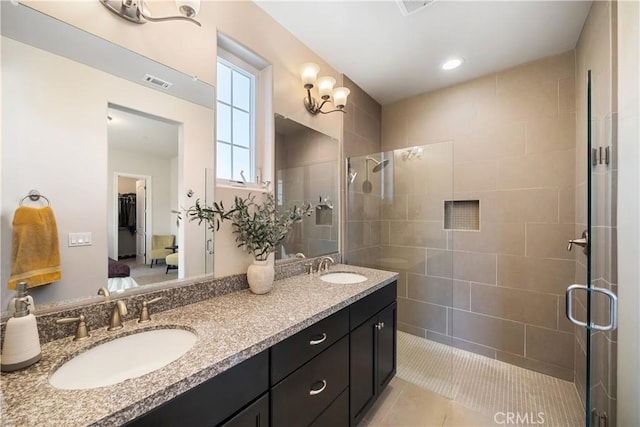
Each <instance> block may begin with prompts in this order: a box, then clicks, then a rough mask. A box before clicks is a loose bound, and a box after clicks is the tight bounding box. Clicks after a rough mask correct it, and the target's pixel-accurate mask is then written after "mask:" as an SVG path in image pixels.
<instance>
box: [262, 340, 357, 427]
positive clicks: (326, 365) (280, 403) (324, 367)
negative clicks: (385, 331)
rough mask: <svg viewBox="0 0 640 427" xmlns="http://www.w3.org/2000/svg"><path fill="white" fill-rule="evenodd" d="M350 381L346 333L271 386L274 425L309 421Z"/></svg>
mask: <svg viewBox="0 0 640 427" xmlns="http://www.w3.org/2000/svg"><path fill="white" fill-rule="evenodd" d="M348 383H349V339H348V337H344V338H342V339H341V340H340V341H338V342H337V343H335V344H334V345H332V346H331V347H329V348H328V349H327V350H325V351H324V352H323V353H322V354H320V355H318V357H316V358H315V359H313V360H311V361H310V362H309V363H307V364H306V365H304V366H302V367H301V368H300V369H298V370H297V371H295V372H294V373H293V374H291V375H289V376H288V377H287V378H286V379H284V380H283V381H281V382H280V383H279V384H278V385H276V386H275V387H274V388H272V389H271V420H272V423H273V424H272V425H273V426H274V427H289V426H307V425H309V424H310V423H311V422H312V421H313V420H314V419H315V418H317V417H318V416H319V415H320V414H321V413H322V412H323V411H324V410H325V409H326V408H327V407H328V406H329V405H330V404H331V402H333V401H334V400H335V398H336V397H338V395H340V393H342V392H343V391H344V390H345V389H346V388H347V386H348Z"/></svg>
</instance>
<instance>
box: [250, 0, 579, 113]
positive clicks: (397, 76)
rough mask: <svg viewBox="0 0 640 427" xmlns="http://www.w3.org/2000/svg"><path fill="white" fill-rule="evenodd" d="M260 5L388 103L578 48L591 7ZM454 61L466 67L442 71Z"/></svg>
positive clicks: (443, 2)
mask: <svg viewBox="0 0 640 427" xmlns="http://www.w3.org/2000/svg"><path fill="white" fill-rule="evenodd" d="M411 1H413V0H411ZM256 3H257V4H258V6H259V7H261V8H262V9H263V10H264V11H266V12H267V13H268V14H269V15H271V16H272V17H273V18H274V19H275V20H276V21H278V22H279V23H280V24H281V25H283V26H284V27H285V28H286V29H288V30H289V31H290V32H291V33H293V34H294V35H295V36H296V37H297V38H298V39H300V40H301V41H302V42H303V43H304V44H306V45H307V46H308V47H309V48H310V49H311V50H313V51H314V52H316V53H317V54H318V55H319V56H320V57H322V58H323V59H324V60H325V61H327V62H328V63H329V64H331V66H332V67H334V68H335V69H336V70H338V71H340V72H341V73H344V74H346V75H347V76H348V77H349V78H350V79H351V80H353V81H354V82H355V83H356V84H357V85H358V86H360V87H361V88H362V89H364V90H365V91H366V92H367V93H368V94H369V95H371V96H372V97H373V98H375V99H376V100H377V101H378V102H379V103H381V104H382V105H385V104H389V103H393V102H395V101H399V100H401V99H405V98H408V97H411V96H413V95H417V94H420V93H424V92H429V91H432V90H435V89H438V88H441V87H446V86H450V85H453V84H457V83H460V82H463V81H466V80H471V79H473V78H476V77H480V76H483V75H486V74H489V73H492V72H495V71H499V70H504V69H507V68H510V67H513V66H515V65H518V64H523V63H526V62H530V61H533V60H536V59H539V58H543V57H546V56H550V55H554V54H558V53H562V52H566V51H567V50H570V49H573V48H574V47H575V46H576V43H577V41H578V38H579V36H580V32H581V30H582V26H583V24H584V22H585V19H586V17H587V14H588V13H589V8H590V7H591V1H451V0H436V1H434V2H433V3H430V4H429V5H428V6H426V7H424V8H422V9H420V10H419V11H417V12H414V13H412V14H410V15H407V16H404V15H403V14H402V13H401V11H400V7H399V6H398V3H397V2H396V1H395V0H374V1H373V0H372V1H362V0H361V1H318V0H307V1H273V0H257V1H256ZM454 56H457V57H462V58H463V59H464V63H463V64H462V66H461V67H460V68H458V69H456V70H453V71H449V72H446V71H442V70H441V69H440V65H441V64H442V63H443V62H444V61H445V60H447V59H449V58H451V57H454ZM310 59H311V58H310ZM320 74H321V75H322V70H321V73H320Z"/></svg>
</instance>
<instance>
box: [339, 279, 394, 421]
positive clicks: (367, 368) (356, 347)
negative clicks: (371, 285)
mask: <svg viewBox="0 0 640 427" xmlns="http://www.w3.org/2000/svg"><path fill="white" fill-rule="evenodd" d="M391 291H393V293H392V292H391ZM395 292H396V286H395V283H394V284H393V286H392V285H389V286H387V287H386V288H383V289H382V290H380V291H378V292H376V293H374V294H372V295H370V296H369V297H367V298H365V299H364V300H362V301H361V302H358V303H356V304H354V305H353V306H352V308H351V313H352V316H351V319H352V320H353V322H352V323H351V328H352V329H351V333H350V342H349V347H350V349H351V354H350V361H349V364H350V377H349V386H350V391H351V402H350V422H351V425H353V426H355V425H357V424H358V423H359V422H360V421H361V420H362V418H363V417H364V414H365V413H366V411H367V410H368V409H369V408H370V407H371V405H373V403H374V402H375V400H376V399H377V398H378V396H379V394H380V392H381V391H382V389H383V388H384V387H385V386H386V385H387V384H388V383H389V381H391V378H393V376H394V375H395V373H396V335H397V334H396V322H397V309H396V302H395V299H396V294H395ZM367 299H369V301H367ZM381 307H382V308H381ZM376 308H378V309H380V310H379V311H377V312H376V311H375V309H376ZM367 315H371V316H370V317H368V318H367V319H366V320H364V321H363V322H362V323H360V322H361V321H362V318H364V317H366V316H367Z"/></svg>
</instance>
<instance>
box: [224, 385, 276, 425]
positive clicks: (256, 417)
mask: <svg viewBox="0 0 640 427" xmlns="http://www.w3.org/2000/svg"><path fill="white" fill-rule="evenodd" d="M268 426H269V393H265V394H264V395H263V396H262V397H261V398H259V399H258V400H256V401H255V402H253V403H252V404H251V405H249V406H247V407H246V408H244V409H243V410H242V411H240V413H238V414H237V415H235V416H234V417H233V418H231V419H230V420H229V421H227V422H225V423H223V424H222V426H221V427H268Z"/></svg>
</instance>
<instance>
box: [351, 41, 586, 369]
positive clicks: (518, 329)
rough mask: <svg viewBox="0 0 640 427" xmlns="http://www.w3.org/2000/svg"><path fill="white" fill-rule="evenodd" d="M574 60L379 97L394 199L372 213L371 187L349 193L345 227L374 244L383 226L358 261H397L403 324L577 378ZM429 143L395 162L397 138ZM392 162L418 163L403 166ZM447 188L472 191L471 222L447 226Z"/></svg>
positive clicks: (455, 195)
mask: <svg viewBox="0 0 640 427" xmlns="http://www.w3.org/2000/svg"><path fill="white" fill-rule="evenodd" d="M574 64H575V52H574V51H569V52H566V53H563V54H560V55H557V56H553V57H549V58H544V59H541V60H538V61H535V62H531V63H528V64H524V65H521V66H518V67H515V68H512V69H509V70H505V71H502V72H499V73H495V74H491V75H487V76H485V77H481V78H478V79H476V80H473V81H469V82H466V83H463V84H459V85H456V86H452V87H448V88H445V89H441V90H438V91H434V92H430V93H426V94H422V95H419V96H416V97H413V98H409V99H406V100H403V101H400V102H397V103H394V104H391V105H386V106H384V107H383V112H382V150H383V151H384V150H388V151H389V150H395V149H405V150H400V151H396V152H395V154H394V157H396V161H395V162H394V164H395V169H394V172H395V175H394V183H393V188H394V193H393V195H394V201H393V203H392V204H388V203H386V202H385V201H384V199H383V201H382V202H381V203H380V206H379V209H378V210H376V206H375V202H374V201H373V197H372V196H373V195H374V193H375V191H382V189H376V188H375V187H374V188H373V190H372V192H371V193H369V194H368V195H364V194H363V195H361V196H354V197H357V198H359V199H361V200H359V201H358V200H356V204H355V205H354V209H356V210H361V211H362V212H363V215H365V217H364V218H365V219H366V220H368V221H369V223H368V226H366V224H363V228H364V229H363V230H362V231H360V230H358V231H354V232H353V234H352V233H351V232H350V233H349V235H348V237H347V238H348V239H353V238H355V237H356V236H355V235H359V236H363V237H362V238H361V242H356V244H358V243H360V244H362V245H363V246H367V245H369V246H368V247H369V248H373V247H374V246H373V245H374V244H375V243H376V239H378V237H376V231H377V230H378V228H379V229H380V237H379V240H380V244H379V248H380V249H379V253H378V254H373V253H371V254H370V255H369V256H367V261H369V262H368V264H371V263H372V262H373V259H374V257H375V256H378V257H381V258H383V259H386V261H392V262H393V263H395V265H394V267H395V268H392V266H391V265H390V264H389V262H387V263H386V265H385V264H384V263H382V265H381V266H382V267H387V268H389V269H393V270H396V271H400V272H402V275H401V278H400V282H399V284H398V285H399V286H398V289H399V293H400V294H399V310H398V316H399V319H398V320H399V325H400V328H401V329H403V330H405V331H407V332H410V333H413V334H416V335H420V336H424V337H427V338H430V339H433V340H437V341H440V342H443V343H447V344H451V345H453V346H456V347H460V348H463V349H465V350H469V351H473V352H476V353H480V354H483V355H486V356H488V357H492V358H497V359H499V360H503V361H506V362H509V363H513V364H516V365H519V366H523V367H526V368H530V369H534V370H537V371H540V372H543V373H547V374H551V375H554V376H557V377H560V378H564V379H567V380H573V379H574V341H575V336H574V328H573V326H572V325H571V324H570V323H569V322H568V321H567V320H566V319H565V315H564V292H565V289H566V287H567V286H568V285H569V284H571V283H573V281H574V274H575V260H574V259H573V254H572V253H568V252H567V250H566V246H567V241H568V240H569V239H571V238H573V237H574V234H575V181H576V169H575V163H576V162H575V159H576V151H575V143H576V136H575V129H576V108H575V80H574V74H575V65H574ZM432 144H435V145H434V146H433V148H434V150H435V151H434V154H435V153H437V156H435V157H432V156H431V150H428V149H425V151H424V154H423V156H422V160H420V162H423V166H420V167H419V166H418V165H419V163H418V161H415V162H414V163H411V162H408V161H403V160H402V154H403V153H404V152H406V148H407V147H412V146H422V145H429V146H431V145H432ZM436 147H437V148H436ZM447 156H450V157H449V159H450V168H451V170H449V171H448V172H447V170H446V166H445V165H446V158H447ZM424 162H426V163H424ZM430 162H435V163H430ZM410 164H411V165H410ZM424 165H426V167H425V166H424ZM434 165H435V166H434ZM370 166H371V165H370ZM403 167H404V168H406V171H407V172H409V169H410V168H415V170H414V171H413V172H412V173H409V174H408V175H406V176H403V173H402V170H403V169H402V168H403ZM362 170H364V169H362ZM440 172H442V173H440ZM361 173H362V172H361ZM447 173H449V175H448V176H447ZM360 184H361V183H360ZM387 196H389V193H387ZM447 199H453V200H479V201H480V230H479V231H452V232H451V231H449V232H447V231H444V229H443V224H442V223H443V218H442V215H443V213H442V212H443V211H444V206H443V204H444V200H447ZM358 203H360V205H358ZM376 215H378V216H379V219H376ZM367 230H368V231H367ZM367 232H368V233H369V236H368V237H367V234H366V233H367ZM352 249H353V248H352ZM372 250H373V249H370V251H372ZM361 253H362V251H361Z"/></svg>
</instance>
